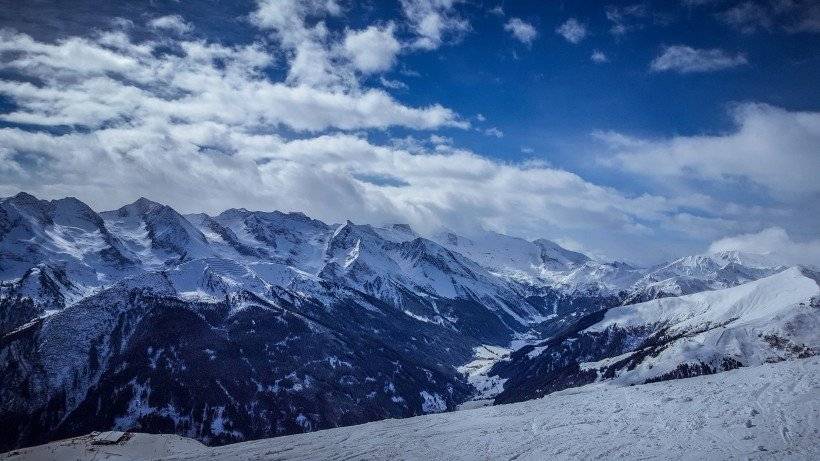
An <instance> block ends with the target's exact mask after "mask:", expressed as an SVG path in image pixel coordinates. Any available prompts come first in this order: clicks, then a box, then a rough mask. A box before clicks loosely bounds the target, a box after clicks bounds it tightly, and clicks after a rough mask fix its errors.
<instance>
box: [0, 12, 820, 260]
mask: <svg viewBox="0 0 820 461" xmlns="http://www.w3.org/2000/svg"><path fill="white" fill-rule="evenodd" d="M818 76H820V2H817V1H801V0H744V1H735V0H667V1H644V2H593V1H587V2H575V1H565V2H564V1H557V0H543V1H530V2H523V1H522V2H515V1H484V0H463V1H460V0H396V1H389V0H384V1H375V0H366V1H350V0H258V1H251V0H248V1H231V2H228V1H217V0H200V1H186V2H182V1H180V2H175V1H167V2H164V1H158V0H154V1H128V2H125V1H122V2H93V1H79V0H75V1H46V0H30V1H26V2H19V1H13V0H2V1H0V196H7V195H13V194H16V193H17V192H19V191H21V190H24V191H27V192H29V193H32V194H35V195H37V196H38V197H41V198H60V197H65V196H75V197H78V198H80V199H81V200H83V201H85V202H87V203H89V204H90V205H91V206H92V207H94V208H95V209H98V210H105V209H112V208H116V207H119V206H121V205H122V204H125V203H129V202H131V201H133V200H135V199H136V198H138V197H140V196H146V197H148V198H150V199H152V200H156V201H159V202H162V203H166V204H169V205H171V206H173V207H175V208H176V209H178V210H179V211H181V212H199V211H205V212H209V213H218V212H220V211H222V210H225V209H227V208H231V207H244V208H248V209H258V210H275V209H276V210H282V211H302V212H304V213H306V214H308V215H310V216H312V217H315V218H318V219H322V220H324V221H327V222H342V221H344V220H345V219H350V220H352V221H354V222H357V223H372V224H382V223H387V222H405V223H409V224H411V225H412V226H413V227H414V228H416V229H417V230H419V231H420V232H430V231H433V230H437V229H440V228H442V227H445V228H449V229H453V230H456V231H458V232H462V233H466V234H468V235H469V234H470V233H471V232H476V231H477V230H479V229H485V230H491V231H497V232H503V233H506V234H510V235H515V236H520V237H524V238H528V239H535V238H549V239H552V240H555V241H556V242H559V243H561V244H562V245H564V246H567V247H568V248H571V249H575V250H581V251H585V252H587V253H589V254H592V255H595V256H600V257H604V258H611V259H620V260H626V261H630V262H634V263H638V264H654V263H657V262H660V261H663V260H668V259H671V258H674V257H678V256H681V255H686V254H693V253H701V252H705V251H719V250H742V251H752V252H763V253H766V252H777V253H778V254H779V255H781V256H782V257H783V258H786V259H788V261H789V262H797V263H813V264H820V232H818V229H820V207H818V205H817V204H818V203H820V180H818V177H819V176H820V175H818V172H820V85H818Z"/></svg>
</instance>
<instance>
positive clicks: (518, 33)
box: [504, 18, 538, 44]
mask: <svg viewBox="0 0 820 461" xmlns="http://www.w3.org/2000/svg"><path fill="white" fill-rule="evenodd" d="M504 30H506V31H507V32H509V33H511V34H512V35H513V37H515V38H516V39H517V40H518V41H520V42H521V43H526V44H530V43H532V41H533V40H535V38H536V37H538V31H537V30H536V29H535V27H534V26H533V25H532V24H529V23H527V22H524V21H522V20H521V19H519V18H510V20H509V21H507V23H506V24H504Z"/></svg>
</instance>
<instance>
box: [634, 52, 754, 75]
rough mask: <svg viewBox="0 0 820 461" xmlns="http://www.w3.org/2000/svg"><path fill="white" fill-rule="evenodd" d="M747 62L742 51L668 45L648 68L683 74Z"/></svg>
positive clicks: (708, 70)
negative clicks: (733, 51)
mask: <svg viewBox="0 0 820 461" xmlns="http://www.w3.org/2000/svg"><path fill="white" fill-rule="evenodd" d="M744 64H748V60H747V59H746V55H745V54H743V53H737V54H730V53H728V52H726V51H724V50H720V49H698V48H692V47H690V46H685V45H675V46H668V47H666V48H664V50H663V52H662V53H661V54H660V55H659V56H658V57H656V58H655V59H654V60H653V61H652V64H651V65H650V68H651V69H652V70H653V71H655V72H665V71H673V72H680V73H683V74H688V73H697V72H715V71H719V70H724V69H730V68H732V67H738V66H742V65H744Z"/></svg>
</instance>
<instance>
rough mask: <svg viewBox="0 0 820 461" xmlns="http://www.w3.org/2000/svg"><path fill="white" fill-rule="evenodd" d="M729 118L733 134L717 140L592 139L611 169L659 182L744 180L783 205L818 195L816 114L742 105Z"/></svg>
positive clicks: (819, 121) (819, 119)
mask: <svg viewBox="0 0 820 461" xmlns="http://www.w3.org/2000/svg"><path fill="white" fill-rule="evenodd" d="M731 115H732V117H733V119H734V122H735V124H736V128H735V129H734V130H733V131H731V132H728V133H723V134H715V135H699V136H676V137H672V138H667V139H641V138H634V137H630V136H627V135H623V134H620V133H597V136H598V137H599V138H600V139H603V140H604V141H605V142H606V143H607V144H609V146H610V147H612V148H613V149H614V150H615V154H614V156H613V157H612V158H611V159H610V161H611V162H612V163H613V164H615V165H617V166H619V167H621V168H624V169H626V170H629V171H631V172H634V173H638V174H643V175H647V176H651V177H653V178H658V179H660V180H664V178H669V177H676V178H686V179H700V180H707V181H714V182H722V183H726V182H729V183H737V182H738V181H741V180H745V181H749V182H751V183H752V184H756V185H758V186H761V187H763V188H765V189H766V190H768V191H769V192H770V193H771V194H772V195H774V196H775V197H779V198H781V199H784V200H785V199H790V198H791V197H797V196H802V197H806V196H813V195H817V194H820V181H817V172H818V171H820V155H819V154H818V153H819V152H820V112H797V111H787V110H784V109H780V108H777V107H772V106H769V105H765V104H753V103H748V104H741V105H737V106H735V107H734V108H733V109H732V112H731Z"/></svg>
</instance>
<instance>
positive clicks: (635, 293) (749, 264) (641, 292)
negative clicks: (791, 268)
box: [624, 251, 786, 304]
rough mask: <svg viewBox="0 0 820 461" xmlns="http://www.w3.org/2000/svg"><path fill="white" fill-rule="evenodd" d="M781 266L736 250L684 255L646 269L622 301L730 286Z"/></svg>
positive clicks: (766, 258)
mask: <svg viewBox="0 0 820 461" xmlns="http://www.w3.org/2000/svg"><path fill="white" fill-rule="evenodd" d="M784 269H786V266H783V265H781V264H779V263H778V262H777V261H775V260H773V259H771V258H768V257H766V256H764V255H759V254H751V253H742V252H737V251H722V252H718V253H711V254H703V255H693V256H686V257H683V258H679V259H676V260H674V261H672V262H669V263H666V264H661V265H659V266H657V267H654V268H652V269H650V270H649V271H648V272H647V273H646V274H645V275H643V276H642V277H641V278H640V279H638V280H637V281H636V282H635V284H634V285H632V286H631V287H630V289H629V295H628V296H627V297H626V298H625V300H624V303H625V304H632V303H636V302H641V301H648V300H650V299H656V298H662V297H665V296H681V295H686V294H690V293H697V292H700V291H706V290H717V289H720V288H728V287H733V286H737V285H741V284H743V283H746V282H751V281H753V280H757V279H760V278H763V277H766V276H769V275H772V274H775V273H777V272H780V271H782V270H784Z"/></svg>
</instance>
